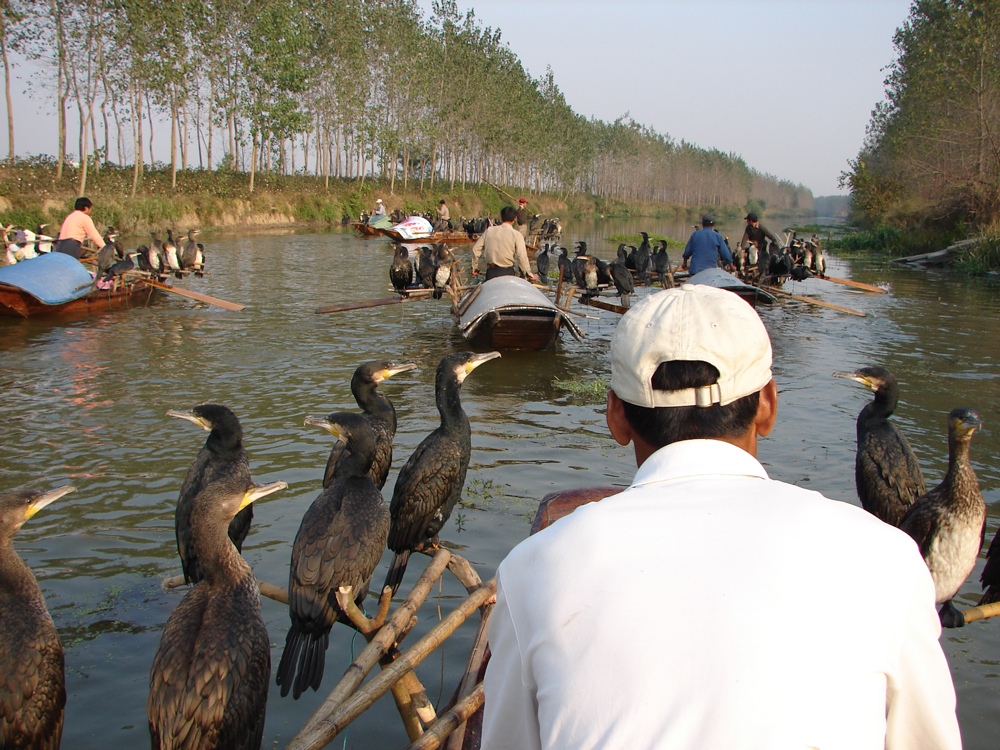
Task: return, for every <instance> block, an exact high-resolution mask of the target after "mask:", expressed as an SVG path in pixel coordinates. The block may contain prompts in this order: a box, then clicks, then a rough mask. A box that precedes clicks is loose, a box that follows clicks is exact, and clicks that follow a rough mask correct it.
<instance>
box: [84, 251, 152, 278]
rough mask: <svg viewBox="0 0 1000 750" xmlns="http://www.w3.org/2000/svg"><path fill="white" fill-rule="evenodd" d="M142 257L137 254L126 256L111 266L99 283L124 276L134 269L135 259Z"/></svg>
mask: <svg viewBox="0 0 1000 750" xmlns="http://www.w3.org/2000/svg"><path fill="white" fill-rule="evenodd" d="M136 257H140V258H141V257H142V256H141V255H139V254H138V253H132V254H131V255H126V256H125V259H124V260H120V261H118V262H117V263H114V264H112V265H111V268H109V269H108V272H107V273H106V274H104V278H103V279H101V281H110V280H111V279H113V278H115V277H116V276H124V275H125V274H126V273H128V272H129V271H131V270H133V269H134V268H135V258H136ZM95 280H96V277H95Z"/></svg>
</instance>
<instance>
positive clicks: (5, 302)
mask: <svg viewBox="0 0 1000 750" xmlns="http://www.w3.org/2000/svg"><path fill="white" fill-rule="evenodd" d="M159 294H160V292H159V291H158V290H156V289H154V288H153V287H150V286H146V285H145V284H143V283H141V282H135V283H131V284H129V285H128V286H126V287H123V288H120V289H116V290H115V291H109V290H107V289H98V290H95V291H93V292H91V293H90V294H88V295H86V296H85V297H80V298H79V299H74V300H70V301H68V302H61V303H59V304H55V305H47V304H45V303H43V302H40V301H39V300H37V299H36V298H35V297H33V296H32V295H30V294H28V293H27V292H25V291H22V290H20V289H17V288H15V287H11V286H6V285H3V284H0V316H4V317H8V318H34V317H43V316H51V315H87V314H90V313H95V312H105V311H107V310H114V309H117V308H119V307H144V306H146V305H147V304H149V302H151V301H152V300H153V298H154V297H156V296H158V295H159Z"/></svg>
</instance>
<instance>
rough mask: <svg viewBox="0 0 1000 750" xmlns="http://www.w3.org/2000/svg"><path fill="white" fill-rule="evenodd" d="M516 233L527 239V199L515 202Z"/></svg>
mask: <svg viewBox="0 0 1000 750" xmlns="http://www.w3.org/2000/svg"><path fill="white" fill-rule="evenodd" d="M517 231H518V232H520V233H521V236H522V237H524V238H525V239H527V237H528V199H527V198H521V199H520V200H519V201H518V202H517Z"/></svg>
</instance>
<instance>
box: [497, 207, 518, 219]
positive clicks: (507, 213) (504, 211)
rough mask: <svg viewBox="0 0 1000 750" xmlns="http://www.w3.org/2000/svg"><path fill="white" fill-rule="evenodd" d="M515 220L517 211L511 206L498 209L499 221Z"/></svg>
mask: <svg viewBox="0 0 1000 750" xmlns="http://www.w3.org/2000/svg"><path fill="white" fill-rule="evenodd" d="M516 218H517V209H516V208H514V207H513V206H504V207H503V208H501V209H500V221H502V222H508V221H514V219H516Z"/></svg>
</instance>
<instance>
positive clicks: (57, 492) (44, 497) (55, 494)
mask: <svg viewBox="0 0 1000 750" xmlns="http://www.w3.org/2000/svg"><path fill="white" fill-rule="evenodd" d="M75 489H76V487H74V486H73V485H71V484H66V485H63V486H62V487H56V488H55V489H54V490H49V491H48V492H43V493H42V494H40V495H39V496H38V497H36V498H35V499H34V500H32V501H31V502H30V503H28V506H27V507H26V508H25V509H24V520H25V521H27V520H28V519H29V518H31V517H32V516H33V515H35V514H36V513H37V512H38V511H40V510H41V509H42V508H44V507H45V506H46V505H48V504H49V503H53V502H55V501H56V500H58V499H59V498H61V497H62V496H63V495H68V494H69V493H70V492H73V491H74V490H75Z"/></svg>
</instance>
